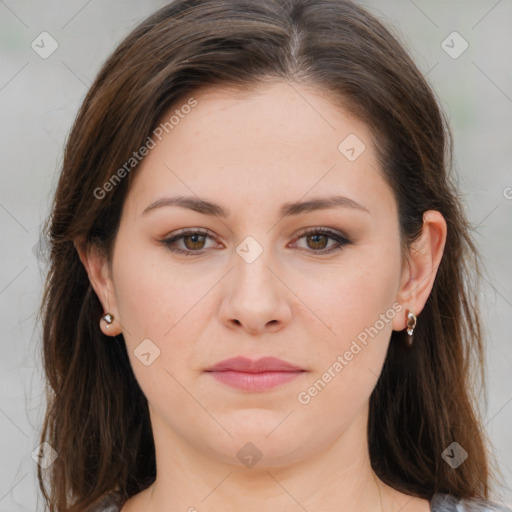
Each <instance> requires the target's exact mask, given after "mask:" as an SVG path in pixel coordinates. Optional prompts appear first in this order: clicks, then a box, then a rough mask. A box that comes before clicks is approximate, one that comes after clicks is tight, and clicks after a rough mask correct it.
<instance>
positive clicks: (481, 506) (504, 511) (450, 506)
mask: <svg viewBox="0 0 512 512" xmlns="http://www.w3.org/2000/svg"><path fill="white" fill-rule="evenodd" d="M120 510H121V502H120V500H119V498H118V497H116V495H110V496H106V497H105V499H104V501H103V502H102V503H101V504H100V505H99V506H98V507H96V508H95V509H94V510H91V511H90V512H119V511H120ZM430 510H431V512H512V509H511V508H509V507H507V506H505V505H500V504H499V503H495V502H493V501H490V500H484V499H480V498H471V499H462V500H459V499H457V498H455V497H454V496H452V495H451V494H441V493H438V494H434V497H433V498H432V500H431V502H430Z"/></svg>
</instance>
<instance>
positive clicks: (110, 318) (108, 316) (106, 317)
mask: <svg viewBox="0 0 512 512" xmlns="http://www.w3.org/2000/svg"><path fill="white" fill-rule="evenodd" d="M101 319H102V320H105V322H106V324H107V325H106V327H107V329H108V328H109V327H110V324H111V323H112V322H113V321H114V315H112V314H111V313H106V314H105V315H104V316H102V317H101Z"/></svg>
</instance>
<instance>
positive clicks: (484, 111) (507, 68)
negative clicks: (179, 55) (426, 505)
mask: <svg viewBox="0 0 512 512" xmlns="http://www.w3.org/2000/svg"><path fill="white" fill-rule="evenodd" d="M166 3H167V2H166V1H163V0H122V1H119V0H65V1H64V0H62V1H56V0H45V1H35V0H34V1H24V0H0V59H1V66H0V112H1V117H0V129H1V136H0V155H1V159H0V227H1V230H2V237H1V242H0V243H1V245H2V249H1V265H0V322H1V326H2V334H1V336H2V337H1V342H0V343H1V348H2V354H3V356H2V357H1V358H0V367H1V371H0V432H1V436H0V454H1V460H2V461H3V462H2V464H1V465H0V512H21V511H23V512H32V511H42V510H43V505H42V499H41V497H40V495H39V490H38V486H37V477H36V467H37V466H36V462H35V461H34V459H33V457H32V454H33V452H34V450H35V449H36V448H37V446H38V445H39V429H40V425H41V421H42V418H43V413H44V403H45V391H44V385H43V382H44V381H43V376H42V370H41V363H40V352H41V326H40V321H39V319H38V318H37V309H38V306H39V302H40V298H41V290H42V285H43V280H44V275H45V244H44V241H43V240H41V239H40V228H41V225H42V223H43V221H44V220H45V218H46V216H47V215H48V213H49V208H50V205H51V199H52V195H53V191H54V189H55V185H56V182H57V177H58V171H59V167H60V164H61V161H62V155H63V147H64V143H65V140H66V137H67V134H68V132H69V130H70V127H71V124H72V122H73V120H74V118H75V115H76V113H77V110H78V108H79V106H80V104H81V102H82V100H83V98H84V95H85V93H86V91H87V89H88V87H89V86H90V85H91V83H92V81H93V79H94V77H95V75H96V73H97V72H98V70H99V68H100V66H101V64H102V63H103V62H104V60H106V58H107V56H108V55H109V54H110V53H111V52H112V51H113V50H114V48H115V47H116V46H117V44H118V43H119V42H120V41H121V40H122V39H123V38H124V36H125V35H127V33H128V32H129V31H130V30H131V29H132V28H133V27H134V26H135V25H137V24H138V23H139V22H140V21H142V19H143V18H144V17H146V16H147V15H148V14H150V13H151V12H152V11H154V10H156V9H157V8H159V7H161V6H163V5H165V4H166ZM359 3H360V4H361V5H363V6H365V7H367V8H368V9H369V10H370V11H372V12H374V13H375V14H377V15H378V16H379V17H380V18H381V19H383V21H384V22H385V23H386V24H387V25H388V27H391V29H392V31H393V32H394V33H395V34H397V35H398V37H399V38H400V40H401V41H402V42H403V43H404V45H405V46H406V48H407V49H408V50H409V52H410V53H411V54H412V56H413V58H414V59H415V60H416V62H417V64H418V66H419V67H420V69H421V70H422V71H423V72H424V73H425V74H426V76H427V79H428V80H429V82H430V83H431V85H432V86H433V88H434V90H435V92H436V94H437V96H438V99H439V102H440V103H441V106H442V108H443V109H444V111H445V112H446V114H447V116H448V118H449V120H450V123H451V127H452V130H453V134H454V141H455V162H454V163H455V172H456V173H457V176H458V182H459V187H460V192H461V196H462V199H463V201H464V203H465V205H466V208H467V212H468V216H469V218H470V221H471V223H472V226H473V234H474V237H475V240H476V242H477V244H478V245H479V247H480V250H481V252H482V256H483V261H484V263H485V265H486V273H485V274H484V289H483V293H482V300H483V302H482V306H483V322H484V330H485V335H486V338H487V379H488V396H487V399H488V400H487V404H485V402H484V401H483V402H482V411H483V414H484V417H485V421H484V430H485V432H486V434H487V436H488V438H489V440H490V442H491V443H492V445H493V446H494V455H495V457H496V460H497V463H498V466H499V468H500V470H501V482H500V483H501V485H496V486H495V488H494V495H493V497H494V498H495V499H496V500H499V501H503V502H504V503H507V504H508V505H509V506H512V335H511V332H512V330H511V323H510V322H511V319H512V265H511V263H512V170H511V162H512V0H473V1H470V0H459V1H454V0H446V1H444V0H438V1H434V0H431V1H429V0H414V1H413V0H372V1H366V2H359ZM465 448H466V450H467V451H468V452H469V456H471V447H465Z"/></svg>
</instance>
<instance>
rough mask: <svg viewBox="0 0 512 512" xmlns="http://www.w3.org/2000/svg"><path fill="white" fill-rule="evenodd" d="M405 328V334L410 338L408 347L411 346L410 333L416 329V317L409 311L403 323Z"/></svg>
mask: <svg viewBox="0 0 512 512" xmlns="http://www.w3.org/2000/svg"><path fill="white" fill-rule="evenodd" d="M405 326H406V327H407V334H408V335H409V336H410V337H411V338H409V345H412V333H413V332H414V328H415V327H416V316H415V315H414V313H412V312H411V311H409V313H408V314H407V322H406V323H405Z"/></svg>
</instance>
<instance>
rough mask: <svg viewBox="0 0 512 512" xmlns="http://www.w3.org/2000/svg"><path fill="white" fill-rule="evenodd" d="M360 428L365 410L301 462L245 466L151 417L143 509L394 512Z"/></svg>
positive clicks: (389, 491)
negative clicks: (152, 464) (153, 467)
mask: <svg viewBox="0 0 512 512" xmlns="http://www.w3.org/2000/svg"><path fill="white" fill-rule="evenodd" d="M366 422H367V410H365V411H363V412H362V413H361V415H360V416H358V417H357V418H356V421H354V422H353V423H352V425H350V426H349V428H348V429H347V430H346V431H345V432H344V433H343V435H341V436H339V437H337V438H335V439H334V441H333V442H332V444H331V445H330V446H326V447H324V448H323V450H322V451H319V452H317V453H315V454H313V455H309V456H308V457H304V458H302V459H301V457H300V454H299V456H298V457H296V460H293V457H292V456H287V459H288V461H289V463H288V464H284V463H283V462H282V460H281V461H280V462H277V461H275V460H274V461H273V460H267V461H265V457H264V453H263V457H262V459H261V460H260V461H259V462H258V463H256V464H255V465H254V466H252V467H250V468H249V467H245V466H244V465H242V464H240V462H239V461H238V460H237V459H235V460H233V461H232V460H230V459H228V458H227V457H226V456H224V457H222V456H221V455H219V454H213V453H210V452H209V450H208V448H207V447H205V446H193V445H191V444H190V443H187V441H186V439H185V438H184V437H183V436H179V435H177V434H176V433H175V432H174V431H173V430H172V429H170V428H169V426H168V425H166V424H164V423H163V422H162V421H161V418H160V417H157V416H156V415H154V414H152V426H153V434H154V438H155V446H156V461H157V478H156V480H155V483H154V485H153V486H152V487H151V489H148V490H147V493H146V494H147V496H146V507H145V508H144V510H145V512H163V511H168V510H169V507H171V508H172V509H173V510H184V511H188V512H196V511H201V512H208V511H214V510H222V511H223V512H231V511H235V510H236V511H237V512H238V511H240V510H244V511H247V512H256V511H258V512H260V511H261V510H262V509H266V510H280V511H283V512H297V511H299V510H343V512H356V511H357V512H360V511H361V510H364V511H365V512H388V511H390V510H398V508H396V505H397V503H396V502H394V503H393V506H391V501H392V500H393V499H394V498H393V496H392V495H393V492H394V490H393V489H391V488H390V487H388V486H387V485H385V484H384V483H383V482H382V481H380V480H379V479H378V478H377V476H376V475H375V473H374V472H373V470H372V468H371V464H370V458H369V452H368V445H367V440H366V424H367V423H366ZM185 435H186V433H185ZM235 444H236V443H235ZM243 444H244V443H243V442H242V444H241V445H243ZM262 452H264V447H262ZM292 460H293V462H292ZM395 501H396V500H395Z"/></svg>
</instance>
